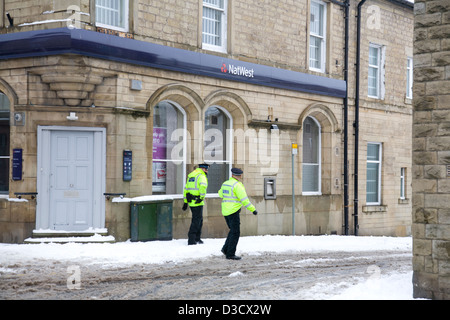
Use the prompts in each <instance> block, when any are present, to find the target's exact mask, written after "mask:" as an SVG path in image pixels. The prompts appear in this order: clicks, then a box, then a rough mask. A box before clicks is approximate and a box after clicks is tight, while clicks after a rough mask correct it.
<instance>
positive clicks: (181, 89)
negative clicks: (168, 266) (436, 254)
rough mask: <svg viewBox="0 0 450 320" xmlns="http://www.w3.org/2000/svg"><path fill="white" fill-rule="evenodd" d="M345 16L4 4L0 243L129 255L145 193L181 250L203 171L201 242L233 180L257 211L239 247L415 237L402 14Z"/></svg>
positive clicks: (266, 4) (246, 7) (409, 14)
mask: <svg viewBox="0 0 450 320" xmlns="http://www.w3.org/2000/svg"><path fill="white" fill-rule="evenodd" d="M357 5H358V2H356V1H350V5H349V6H347V5H346V2H341V1H334V0H333V1H321V0H302V1H295V2H292V1H284V0H282V1H260V0H252V1H239V0H203V1H200V0H188V1H139V0H110V1H107V0H90V1H89V0H70V1H69V0H68V1H53V0H35V1H26V2H24V1H16V0H5V1H3V2H0V13H1V15H0V92H1V94H0V103H1V105H0V111H1V117H0V118H1V119H0V121H1V122H0V124H1V126H0V130H1V131H0V134H1V140H0V143H1V145H0V147H1V149H0V152H1V154H0V168H1V169H0V192H2V193H3V196H1V198H0V234H1V237H0V241H2V242H22V241H23V240H24V239H26V238H28V237H38V236H42V235H43V234H45V235H57V234H63V235H69V234H89V233H93V232H100V233H103V234H109V235H113V236H114V237H115V239H116V240H118V241H121V240H126V239H128V238H130V201H139V199H142V198H141V197H142V196H146V197H145V199H146V200H148V199H153V200H155V199H161V197H166V198H170V199H173V208H174V209H173V222H172V226H173V236H174V237H175V238H185V237H186V236H187V231H188V228H189V223H190V213H189V212H188V211H182V210H181V206H182V200H181V194H182V188H183V185H184V182H185V179H186V176H187V174H188V173H189V172H190V171H191V170H192V169H193V168H194V166H195V165H197V164H198V163H200V162H204V161H206V162H209V163H211V164H212V166H211V169H210V172H209V182H210V183H209V187H208V195H207V198H208V199H207V205H206V207H205V210H204V224H203V236H204V237H205V238H207V237H222V236H225V235H226V233H227V228H226V225H225V223H224V219H223V217H222V216H221V213H220V198H219V197H218V195H217V191H218V189H219V187H220V185H221V183H222V181H224V180H225V179H227V178H228V177H229V175H230V169H231V167H232V166H237V167H241V168H242V169H243V170H244V172H245V174H244V184H245V185H246V188H247V192H248V194H249V197H250V199H251V201H252V202H253V203H254V204H255V206H256V207H257V210H258V212H259V215H258V216H257V217H255V216H253V215H246V214H242V215H241V229H242V235H260V234H292V233H293V232H294V233H295V234H358V235H388V236H404V235H409V234H411V214H410V213H411V201H410V197H411V190H410V185H411V176H412V175H411V124H412V104H411V98H412V92H411V87H412V76H411V75H412V65H413V61H412V50H413V48H412V39H413V10H412V7H413V6H412V4H411V3H410V2H408V1H405V0H370V1H367V3H365V4H363V3H361V6H360V7H359V8H358V7H357ZM347 8H348V10H347ZM358 11H360V12H361V13H360V15H359V16H360V18H361V19H360V21H361V23H360V27H358V24H357V19H356V18H355V16H356V15H357V13H358ZM347 26H348V27H347ZM358 30H360V35H361V36H360V38H359V39H358V41H357V37H356V35H357V33H358V32H357V31H358ZM346 34H348V37H346ZM359 40H360V41H359ZM357 43H360V46H359V48H360V50H357V47H358V46H357ZM358 52H359V53H360V54H359V55H358ZM357 55H358V56H359V57H360V59H359V60H360V63H359V64H358V66H359V68H360V72H359V75H360V76H359V77H356V70H355V67H354V65H355V63H356V57H357ZM347 64H348V68H346V66H347ZM356 88H359V90H357V89H356ZM356 92H359V95H358V97H357V95H356ZM347 93H348V94H347ZM356 97H357V98H356ZM355 142H358V143H357V144H355ZM293 144H297V145H298V153H297V154H296V155H294V156H292V153H293V149H294V148H293ZM355 145H356V146H357V147H356V150H355ZM355 151H357V152H355ZM292 157H293V159H294V168H292V165H291V160H292ZM130 159H131V161H129V160H130ZM355 159H356V161H355ZM355 163H356V164H357V165H355ZM293 169H294V170H293ZM292 174H294V192H293V190H292V187H293V184H292V179H291V177H292ZM117 194H125V196H124V198H123V199H121V198H120V197H119V196H118V195H117ZM293 194H294V199H293V196H292V195H293ZM130 199H131V200H130ZM293 203H294V208H293V205H292V204H293ZM356 218H357V219H356ZM293 229H294V230H293Z"/></svg>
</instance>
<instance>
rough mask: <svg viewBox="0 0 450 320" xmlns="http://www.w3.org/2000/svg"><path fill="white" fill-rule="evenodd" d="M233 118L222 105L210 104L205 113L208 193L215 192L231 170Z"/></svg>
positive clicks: (205, 157)
mask: <svg viewBox="0 0 450 320" xmlns="http://www.w3.org/2000/svg"><path fill="white" fill-rule="evenodd" d="M232 127H233V118H232V117H231V115H230V113H229V112H228V111H227V110H225V109H224V108H222V107H219V106H212V107H209V108H208V110H206V114H205V135H204V150H203V156H204V160H205V162H206V163H207V164H209V165H210V167H209V170H208V190H207V192H208V193H217V192H219V189H220V188H221V186H222V183H223V182H224V181H225V180H228V179H229V177H230V172H231V155H232V152H231V148H232V142H233V137H232V135H231V134H232V131H231V128H232Z"/></svg>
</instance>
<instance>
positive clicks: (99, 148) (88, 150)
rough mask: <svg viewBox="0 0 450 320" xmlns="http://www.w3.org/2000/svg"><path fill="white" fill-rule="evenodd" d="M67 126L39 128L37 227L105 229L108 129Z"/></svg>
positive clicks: (70, 229) (78, 229) (52, 228)
mask: <svg viewBox="0 0 450 320" xmlns="http://www.w3.org/2000/svg"><path fill="white" fill-rule="evenodd" d="M65 129H66V130H61V129H59V130H55V128H52V127H44V128H42V129H41V130H40V131H39V132H40V134H39V137H38V141H39V142H40V145H39V146H38V161H39V162H38V166H39V169H40V170H39V171H40V172H39V174H38V194H39V198H40V201H39V202H38V209H37V219H36V228H37V229H51V230H63V231H84V230H88V229H89V228H103V227H104V198H103V192H104V191H103V190H104V180H105V178H104V172H105V170H104V161H105V160H104V150H105V146H104V141H105V139H104V131H103V130H101V129H99V130H88V129H89V128H88V129H84V128H82V129H78V130H70V128H65ZM102 203H103V204H102Z"/></svg>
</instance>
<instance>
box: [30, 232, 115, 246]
mask: <svg viewBox="0 0 450 320" xmlns="http://www.w3.org/2000/svg"><path fill="white" fill-rule="evenodd" d="M115 241H116V239H115V238H114V237H113V236H108V231H107V230H106V229H101V230H87V231H79V232H77V231H52V230H45V231H40V230H34V231H33V235H32V237H31V238H27V239H25V240H24V243H28V244H30V243H61V244H63V243H69V242H72V243H114V242H115Z"/></svg>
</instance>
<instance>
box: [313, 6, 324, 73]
mask: <svg viewBox="0 0 450 320" xmlns="http://www.w3.org/2000/svg"><path fill="white" fill-rule="evenodd" d="M326 16H327V7H326V4H325V3H324V2H322V1H316V0H314V1H311V13H310V22H309V35H310V36H309V69H310V70H313V71H318V72H325V57H326V26H327V24H326V23H327V22H326Z"/></svg>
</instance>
